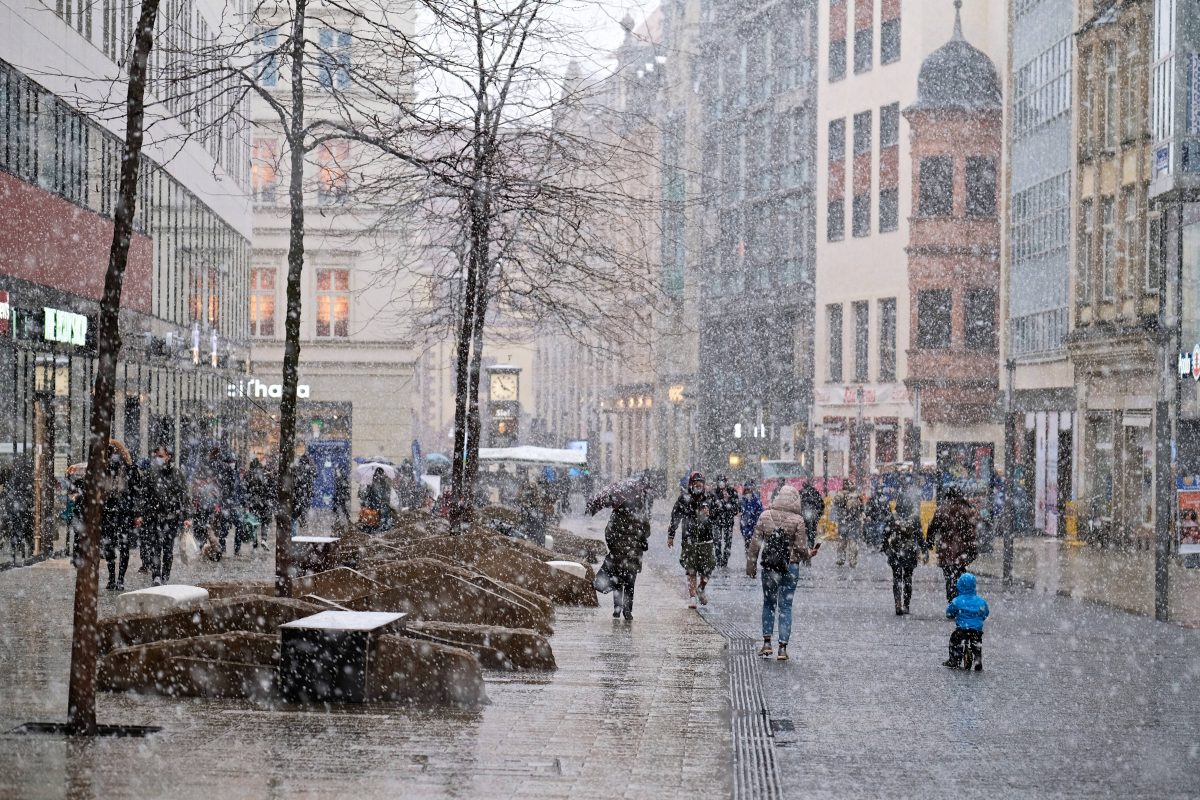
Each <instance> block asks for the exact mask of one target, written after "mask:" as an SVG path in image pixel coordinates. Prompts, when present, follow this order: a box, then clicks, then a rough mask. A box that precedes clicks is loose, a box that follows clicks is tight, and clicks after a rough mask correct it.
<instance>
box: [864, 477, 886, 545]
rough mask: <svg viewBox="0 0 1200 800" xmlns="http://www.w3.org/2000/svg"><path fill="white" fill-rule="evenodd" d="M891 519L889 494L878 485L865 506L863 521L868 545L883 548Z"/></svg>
mask: <svg viewBox="0 0 1200 800" xmlns="http://www.w3.org/2000/svg"><path fill="white" fill-rule="evenodd" d="M891 521H892V510H891V509H890V508H888V498H887V495H886V494H884V493H883V491H882V487H880V486H876V487H875V488H874V491H872V492H871V496H870V497H868V498H867V504H866V506H865V507H864V508H863V522H864V530H865V538H866V541H867V546H869V547H873V548H875V549H878V550H882V549H883V545H884V541H885V540H886V539H887V535H888V528H889V526H890V524H891Z"/></svg>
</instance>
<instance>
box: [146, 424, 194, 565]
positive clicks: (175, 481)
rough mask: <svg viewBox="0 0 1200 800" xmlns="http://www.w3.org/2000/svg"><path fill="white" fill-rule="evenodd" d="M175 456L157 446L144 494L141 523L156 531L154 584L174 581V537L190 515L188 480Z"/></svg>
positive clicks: (151, 562)
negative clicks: (173, 460) (172, 578)
mask: <svg viewBox="0 0 1200 800" xmlns="http://www.w3.org/2000/svg"><path fill="white" fill-rule="evenodd" d="M174 455H175V454H174V453H173V452H172V451H171V449H170V448H169V447H167V446H165V445H159V446H158V447H157V448H155V450H154V461H153V462H152V463H151V465H150V472H149V475H148V476H147V478H146V486H145V492H144V494H143V505H142V509H141V510H142V524H143V525H150V526H151V527H152V529H153V530H154V537H153V539H152V547H151V549H150V559H149V560H150V571H151V572H152V573H153V583H154V585H155V586H162V585H163V584H164V583H166V582H168V581H169V580H171V562H172V559H173V558H174V555H175V540H176V538H178V536H179V532H180V530H181V529H182V528H183V526H184V523H185V522H187V520H188V518H189V517H190V515H191V507H192V506H191V502H190V500H189V496H188V486H187V481H186V480H185V479H184V477H183V473H181V472H180V471H179V469H178V468H177V467H176V466H175V465H174V464H173V463H172V459H173V457H174Z"/></svg>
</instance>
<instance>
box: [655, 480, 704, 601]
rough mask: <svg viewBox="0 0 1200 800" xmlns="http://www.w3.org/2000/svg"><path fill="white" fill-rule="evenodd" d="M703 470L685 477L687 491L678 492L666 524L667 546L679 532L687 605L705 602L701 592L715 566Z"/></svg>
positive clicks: (671, 546)
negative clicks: (686, 588) (676, 532)
mask: <svg viewBox="0 0 1200 800" xmlns="http://www.w3.org/2000/svg"><path fill="white" fill-rule="evenodd" d="M704 489H705V484H704V473H702V472H693V473H692V474H691V475H689V476H688V482H687V491H685V492H683V493H681V494H680V495H679V498H678V499H677V500H676V501H675V506H674V507H673V508H672V509H671V523H670V525H669V526H668V527H667V547H668V548H671V549H674V547H675V531H676V530H677V529H678V530H680V531H681V532H682V536H683V541H682V542H681V543H680V547H679V565H680V566H681V567H683V571H684V572H685V573H687V586H688V608H695V607H696V601H697V600H698V601H700V605H707V604H708V596H707V595H706V594H705V593H704V589H705V587H706V586H707V585H708V578H709V576H710V575H712V571H713V569H714V568H715V567H716V557H715V556H714V555H713V530H712V498H711V497H710V496H709V495H708V493H707V492H706V491H705V490H704Z"/></svg>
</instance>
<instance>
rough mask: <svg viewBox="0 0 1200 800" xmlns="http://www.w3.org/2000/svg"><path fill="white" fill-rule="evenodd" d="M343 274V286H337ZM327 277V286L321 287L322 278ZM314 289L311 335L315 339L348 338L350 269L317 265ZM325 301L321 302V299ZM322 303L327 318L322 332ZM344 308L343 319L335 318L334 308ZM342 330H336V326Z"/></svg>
mask: <svg viewBox="0 0 1200 800" xmlns="http://www.w3.org/2000/svg"><path fill="white" fill-rule="evenodd" d="M343 275H344V276H345V288H341V287H339V285H338V284H339V283H340V281H339V280H338V279H339V277H341V276H343ZM325 277H327V278H328V280H327V284H328V285H327V286H326V287H322V286H321V283H322V279H323V278H325ZM315 286H316V291H315V293H314V299H315V301H316V302H315V303H314V305H315V306H316V312H315V313H314V314H313V337H314V338H316V339H348V338H350V293H351V285H350V269H349V267H319V268H318V269H317V270H316V276H315ZM323 300H324V301H326V302H324V303H323V302H322V301H323ZM339 301H344V302H339ZM322 305H324V306H326V308H327V311H328V319H327V320H325V321H324V325H325V326H326V327H325V332H324V333H322V320H321V313H322ZM342 307H344V308H345V312H346V313H345V316H344V318H343V319H337V314H336V310H337V309H339V308H342ZM339 325H341V326H342V332H340V333H339V332H338V326H339Z"/></svg>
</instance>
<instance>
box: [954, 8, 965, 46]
mask: <svg viewBox="0 0 1200 800" xmlns="http://www.w3.org/2000/svg"><path fill="white" fill-rule="evenodd" d="M953 38H955V39H960V40H961V39H962V38H963V32H962V0H954V37H953Z"/></svg>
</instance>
